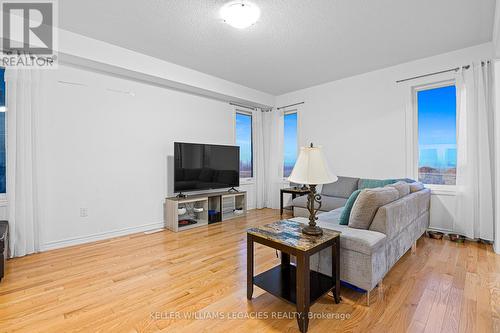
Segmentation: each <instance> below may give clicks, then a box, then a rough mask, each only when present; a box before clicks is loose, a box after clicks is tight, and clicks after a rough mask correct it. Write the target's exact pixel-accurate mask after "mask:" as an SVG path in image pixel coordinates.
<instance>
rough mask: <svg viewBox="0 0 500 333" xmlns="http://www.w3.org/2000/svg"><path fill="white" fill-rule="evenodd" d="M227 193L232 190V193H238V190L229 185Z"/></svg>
mask: <svg viewBox="0 0 500 333" xmlns="http://www.w3.org/2000/svg"><path fill="white" fill-rule="evenodd" d="M227 191H228V192H229V193H231V192H233V193H238V192H240V191H238V190H237V189H235V188H234V187H231V188H230V189H229V190H227Z"/></svg>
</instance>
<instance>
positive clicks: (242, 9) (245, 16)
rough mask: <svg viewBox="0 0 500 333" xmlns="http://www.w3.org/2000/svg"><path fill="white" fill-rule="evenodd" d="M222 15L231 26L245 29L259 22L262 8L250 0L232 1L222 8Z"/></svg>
mask: <svg viewBox="0 0 500 333" xmlns="http://www.w3.org/2000/svg"><path fill="white" fill-rule="evenodd" d="M220 16H221V17H222V19H223V20H224V22H226V23H227V24H229V25H230V26H232V27H235V28H238V29H245V28H248V27H249V26H251V25H252V24H254V23H255V22H257V20H258V19H259V17H260V9H259V7H257V6H256V5H254V4H253V3H250V2H248V1H231V2H228V3H226V4H225V5H224V6H223V7H222V8H221V10H220Z"/></svg>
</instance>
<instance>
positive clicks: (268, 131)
mask: <svg viewBox="0 0 500 333" xmlns="http://www.w3.org/2000/svg"><path fill="white" fill-rule="evenodd" d="M283 116H284V114H283V112H281V111H279V110H273V111H271V112H265V113H263V134H264V166H265V170H266V177H265V184H266V189H265V205H266V207H269V208H275V209H278V208H279V205H280V189H281V187H282V186H283V125H284V124H283Z"/></svg>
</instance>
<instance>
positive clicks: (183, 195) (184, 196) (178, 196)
mask: <svg viewBox="0 0 500 333" xmlns="http://www.w3.org/2000/svg"><path fill="white" fill-rule="evenodd" d="M175 197H176V198H186V197H187V195H185V194H184V193H182V192H179V194H177V195H176V196H175Z"/></svg>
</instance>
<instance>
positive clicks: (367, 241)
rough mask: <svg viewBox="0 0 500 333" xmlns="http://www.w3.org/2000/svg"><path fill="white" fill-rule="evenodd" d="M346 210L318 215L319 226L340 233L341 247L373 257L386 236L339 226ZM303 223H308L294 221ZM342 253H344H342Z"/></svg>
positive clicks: (297, 219)
mask: <svg viewBox="0 0 500 333" xmlns="http://www.w3.org/2000/svg"><path fill="white" fill-rule="evenodd" d="M343 209H344V208H342V207H341V208H337V209H335V210H333V211H330V212H327V213H323V214H321V215H318V221H317V224H318V225H319V226H320V227H321V228H325V229H330V230H335V231H338V232H340V233H341V234H340V247H341V248H343V249H346V250H351V251H355V252H359V253H363V254H366V255H371V254H372V253H373V252H375V251H376V250H377V249H378V248H379V247H380V246H383V245H384V243H385V239H386V236H385V235H384V234H382V233H380V232H376V231H371V230H362V229H353V228H349V227H348V226H346V225H340V224H339V218H340V215H341V214H342V211H343ZM293 220H294V221H298V222H301V223H308V222H309V221H308V220H307V218H303V217H297V218H294V219H293ZM341 252H342V251H341Z"/></svg>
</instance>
